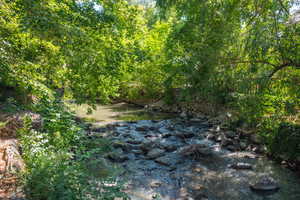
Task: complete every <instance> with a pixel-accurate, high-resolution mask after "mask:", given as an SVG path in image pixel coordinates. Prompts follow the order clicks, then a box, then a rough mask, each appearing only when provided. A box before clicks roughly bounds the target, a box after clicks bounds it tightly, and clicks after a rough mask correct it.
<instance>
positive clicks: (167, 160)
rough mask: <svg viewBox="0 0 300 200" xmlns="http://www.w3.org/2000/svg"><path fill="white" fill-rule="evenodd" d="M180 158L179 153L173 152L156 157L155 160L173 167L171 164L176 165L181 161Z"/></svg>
mask: <svg viewBox="0 0 300 200" xmlns="http://www.w3.org/2000/svg"><path fill="white" fill-rule="evenodd" d="M180 160H181V159H180V157H179V156H178V155H177V154H175V153H172V154H168V155H165V156H162V157H159V158H156V159H155V162H157V163H159V164H161V165H165V166H168V167H171V166H175V165H176V164H178V163H180Z"/></svg>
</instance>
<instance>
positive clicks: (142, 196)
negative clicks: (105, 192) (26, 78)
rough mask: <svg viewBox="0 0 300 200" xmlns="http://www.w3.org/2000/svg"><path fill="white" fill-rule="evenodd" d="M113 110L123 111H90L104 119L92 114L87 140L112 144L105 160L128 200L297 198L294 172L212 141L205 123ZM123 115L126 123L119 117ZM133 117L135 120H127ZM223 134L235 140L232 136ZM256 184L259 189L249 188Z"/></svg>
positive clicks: (298, 181) (299, 188)
mask: <svg viewBox="0 0 300 200" xmlns="http://www.w3.org/2000/svg"><path fill="white" fill-rule="evenodd" d="M119 106H121V107H122V108H123V109H121V110H120V109H116V108H115V107H114V109H111V107H105V106H100V107H98V108H97V111H96V113H97V112H98V113H102V112H101V110H103V113H105V116H106V117H108V119H107V118H106V119H103V114H101V115H100V118H97V116H96V115H94V117H95V116H96V119H95V120H93V122H91V128H90V136H91V137H95V138H97V137H101V138H103V137H105V138H109V139H110V140H111V141H112V145H113V147H114V151H113V152H110V153H108V154H106V155H105V158H106V159H107V160H108V161H109V162H111V163H114V164H117V165H118V166H119V167H120V168H122V169H123V170H122V173H121V174H119V175H118V179H119V180H120V181H124V182H125V183H126V184H125V192H126V193H127V194H128V195H129V196H130V198H131V199H132V200H153V199H161V200H299V199H300V179H299V177H297V176H296V174H295V173H293V172H292V171H290V170H288V169H286V168H284V167H282V166H280V165H278V164H276V163H274V162H272V161H270V160H268V159H267V158H265V157H263V156H260V155H258V154H256V153H253V152H252V151H247V150H241V149H240V148H233V147H235V146H237V145H240V144H234V142H233V144H230V143H228V145H224V143H223V141H218V140H216V139H213V137H212V135H213V134H215V132H216V129H217V128H216V124H213V123H210V122H209V121H208V119H206V118H200V119H183V118H179V117H176V116H174V115H173V116H171V115H170V116H169V118H170V119H166V118H168V117H167V116H166V115H165V114H160V113H151V114H150V115H149V116H147V115H146V114H145V112H144V111H143V110H139V109H135V110H134V111H131V108H128V109H125V110H124V107H126V105H125V104H122V105H119ZM117 107H118V106H117ZM104 110H105V111H104ZM110 112H111V113H110ZM138 112H143V115H142V117H143V118H146V120H145V119H144V120H143V119H140V115H138V114H137V113H138ZM128 113H131V115H132V116H131V117H130V119H131V120H129V121H128V120H124V119H123V120H121V119H120V116H122V115H126V116H127V117H128ZM77 114H78V115H79V117H83V116H82V115H80V113H79V112H78V113H77ZM135 115H137V116H139V117H136V118H137V119H136V120H132V119H135V117H134V116H135ZM160 115H161V116H160ZM112 116H113V118H114V120H111V117H112ZM115 116H118V119H116V118H115ZM101 117H102V118H101ZM224 135H225V137H226V138H229V139H230V138H234V137H235V135H234V133H233V132H225V133H224ZM228 141H231V140H228ZM232 141H234V140H233V139H232ZM266 180H267V181H266ZM264 182H267V183H264ZM262 185H263V189H264V190H261V191H260V189H261V187H262ZM256 186H257V187H258V189H259V190H257V188H256V189H253V188H254V187H256ZM266 188H267V189H266ZM270 188H271V189H270ZM265 189H266V190H265Z"/></svg>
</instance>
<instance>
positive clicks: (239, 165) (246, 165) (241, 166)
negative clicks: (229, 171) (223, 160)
mask: <svg viewBox="0 0 300 200" xmlns="http://www.w3.org/2000/svg"><path fill="white" fill-rule="evenodd" d="M230 168H233V169H253V167H252V165H251V164H250V163H242V162H239V163H235V164H232V165H230Z"/></svg>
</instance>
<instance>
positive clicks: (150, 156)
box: [147, 148, 165, 159]
mask: <svg viewBox="0 0 300 200" xmlns="http://www.w3.org/2000/svg"><path fill="white" fill-rule="evenodd" d="M164 153H165V151H164V150H162V149H159V148H156V149H152V150H151V151H149V152H148V154H147V158H148V159H155V158H158V157H160V156H163V155H164Z"/></svg>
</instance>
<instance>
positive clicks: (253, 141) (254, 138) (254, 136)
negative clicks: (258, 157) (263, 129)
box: [250, 134, 261, 144]
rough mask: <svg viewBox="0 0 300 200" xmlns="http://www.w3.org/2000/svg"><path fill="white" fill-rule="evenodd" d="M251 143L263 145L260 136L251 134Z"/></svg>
mask: <svg viewBox="0 0 300 200" xmlns="http://www.w3.org/2000/svg"><path fill="white" fill-rule="evenodd" d="M250 141H251V142H252V143H254V144H260V143H261V142H260V139H259V137H258V135H256V134H251V135H250Z"/></svg>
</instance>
